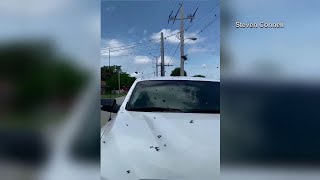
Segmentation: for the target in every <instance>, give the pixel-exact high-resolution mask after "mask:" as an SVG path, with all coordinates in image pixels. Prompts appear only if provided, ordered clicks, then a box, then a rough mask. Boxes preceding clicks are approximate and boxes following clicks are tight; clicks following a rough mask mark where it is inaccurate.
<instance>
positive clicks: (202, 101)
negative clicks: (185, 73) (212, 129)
mask: <svg viewBox="0 0 320 180" xmlns="http://www.w3.org/2000/svg"><path fill="white" fill-rule="evenodd" d="M126 110H128V111H142V112H155V111H157V112H184V113H220V82H211V81H182V80H176V81H175V80H154V81H141V82H138V83H137V84H136V86H135V88H134V90H133V92H132V95H131V97H130V99H129V101H128V103H127V105H126Z"/></svg>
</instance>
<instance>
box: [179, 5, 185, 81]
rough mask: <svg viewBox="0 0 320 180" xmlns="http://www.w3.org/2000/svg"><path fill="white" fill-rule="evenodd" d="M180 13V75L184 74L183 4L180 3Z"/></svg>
mask: <svg viewBox="0 0 320 180" xmlns="http://www.w3.org/2000/svg"><path fill="white" fill-rule="evenodd" d="M180 15H181V17H180V18H181V20H180V22H181V24H180V54H181V57H180V76H184V58H183V56H184V24H183V16H184V14H183V4H182V5H181V11H180Z"/></svg>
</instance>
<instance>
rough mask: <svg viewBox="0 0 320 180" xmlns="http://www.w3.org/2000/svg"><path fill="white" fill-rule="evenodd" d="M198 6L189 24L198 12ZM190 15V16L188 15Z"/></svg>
mask: <svg viewBox="0 0 320 180" xmlns="http://www.w3.org/2000/svg"><path fill="white" fill-rule="evenodd" d="M198 8H199V6H198V7H197V9H196V10H195V11H194V13H193V15H192V16H191V17H192V18H191V19H190V22H192V20H193V19H194V17H195V15H196V13H197V11H198ZM190 15H191V14H190Z"/></svg>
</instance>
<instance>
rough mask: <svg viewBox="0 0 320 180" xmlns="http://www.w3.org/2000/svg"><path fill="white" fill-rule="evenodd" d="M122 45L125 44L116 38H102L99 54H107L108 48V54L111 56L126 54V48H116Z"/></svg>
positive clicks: (127, 51)
mask: <svg viewBox="0 0 320 180" xmlns="http://www.w3.org/2000/svg"><path fill="white" fill-rule="evenodd" d="M122 46H125V44H124V43H122V42H120V41H119V40H117V39H111V40H102V45H101V50H100V54H101V56H109V49H110V51H111V52H110V56H113V57H115V56H122V55H126V54H128V53H129V50H128V49H124V48H122V49H121V48H118V47H122ZM119 49H120V50H119Z"/></svg>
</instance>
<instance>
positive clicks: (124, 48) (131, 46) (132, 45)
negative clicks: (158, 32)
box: [105, 32, 179, 52]
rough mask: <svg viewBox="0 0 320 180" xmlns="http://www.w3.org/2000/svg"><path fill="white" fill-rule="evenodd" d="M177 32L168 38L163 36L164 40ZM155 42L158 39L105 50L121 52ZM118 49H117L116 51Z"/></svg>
mask: <svg viewBox="0 0 320 180" xmlns="http://www.w3.org/2000/svg"><path fill="white" fill-rule="evenodd" d="M178 33H179V32H177V33H174V34H169V35H168V36H165V37H164V38H168V37H171V36H174V35H176V34H178ZM157 41H159V42H160V38H159V39H158V38H157V39H150V40H148V41H146V42H139V43H134V44H130V45H125V46H118V47H110V48H108V47H107V48H105V49H106V50H111V49H116V50H111V52H115V51H121V50H126V49H131V48H135V47H139V46H144V45H147V44H152V43H157ZM117 48H119V49H117Z"/></svg>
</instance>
